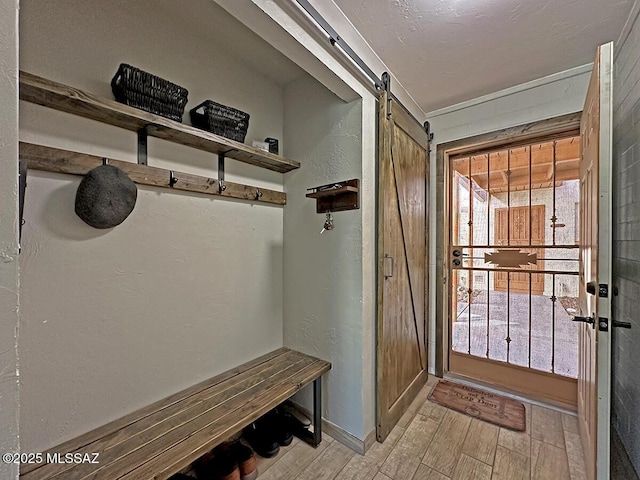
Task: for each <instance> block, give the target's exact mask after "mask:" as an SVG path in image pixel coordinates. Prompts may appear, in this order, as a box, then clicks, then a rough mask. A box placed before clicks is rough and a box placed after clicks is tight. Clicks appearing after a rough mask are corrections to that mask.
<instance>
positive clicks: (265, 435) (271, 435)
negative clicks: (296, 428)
mask: <svg viewBox="0 0 640 480" xmlns="http://www.w3.org/2000/svg"><path fill="white" fill-rule="evenodd" d="M244 435H245V438H246V439H247V441H248V442H249V444H250V445H251V447H252V448H253V449H254V450H255V451H256V453H257V454H258V455H260V456H261V457H265V458H271V457H273V456H275V455H277V454H278V452H279V451H280V447H286V446H287V445H291V442H292V441H293V433H291V425H290V422H289V419H288V417H287V416H285V415H283V414H281V413H279V412H278V410H277V409H275V410H272V411H270V412H269V413H267V414H266V415H264V416H263V417H262V418H260V419H258V420H257V421H256V422H254V423H252V424H251V425H249V426H248V427H247V428H246V429H245V431H244Z"/></svg>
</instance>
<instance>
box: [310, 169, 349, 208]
mask: <svg viewBox="0 0 640 480" xmlns="http://www.w3.org/2000/svg"><path fill="white" fill-rule="evenodd" d="M338 185H339V186H338ZM334 187H337V188H334ZM312 190H314V191H313V192H311V193H307V195H306V197H307V198H315V199H316V212H317V213H329V212H342V211H345V210H357V209H358V208H360V180H359V179H357V178H354V179H352V180H346V181H343V182H335V183H330V184H328V185H321V186H319V187H314V188H313V189H312Z"/></svg>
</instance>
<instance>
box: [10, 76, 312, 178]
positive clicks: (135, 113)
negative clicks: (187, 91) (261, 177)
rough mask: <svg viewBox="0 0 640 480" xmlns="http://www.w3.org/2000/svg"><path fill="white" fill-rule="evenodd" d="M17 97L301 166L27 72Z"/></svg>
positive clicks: (254, 160) (267, 164)
mask: <svg viewBox="0 0 640 480" xmlns="http://www.w3.org/2000/svg"><path fill="white" fill-rule="evenodd" d="M20 99H21V100H25V101H27V102H31V103H36V104H38V105H43V106H45V107H49V108H53V109H55V110H60V111H62V112H67V113H72V114H74V115H78V116H81V117H85V118H90V119H91V120H97V121H99V122H102V123H106V124H109V125H114V126H116V127H120V128H124V129H127V130H132V131H135V132H137V131H139V130H141V129H144V128H146V130H147V134H148V135H150V136H153V137H156V138H161V139H163V140H168V141H170V142H174V143H179V144H181V145H186V146H189V147H193V148H197V149H198V150H204V151H205V152H210V153H215V154H225V155H226V157H227V158H232V159H234V160H238V161H240V162H244V163H248V164H250V165H255V166H257V167H262V168H266V169H268V170H273V171H276V172H280V173H285V172H289V171H291V170H295V169H296V168H300V162H296V161H295V160H290V159H288V158H285V157H282V156H280V155H275V154H273V153H269V152H265V151H264V150H260V149H258V148H254V147H251V146H249V145H245V144H243V143H239V142H236V141H234V140H229V139H227V138H224V137H221V136H219V135H215V134H213V133H209V132H206V131H204V130H200V129H198V128H195V127H192V126H190V125H184V124H182V123H178V122H174V121H173V120H169V119H167V118H163V117H160V116H157V115H153V114H151V113H148V112H145V111H143V110H138V109H137V108H133V107H129V106H127V105H123V104H121V103H118V102H116V101H115V100H106V99H102V98H98V97H96V96H94V95H92V94H90V93H86V92H83V91H82V90H78V89H76V88H73V87H69V86H67V85H63V84H61V83H57V82H53V81H51V80H47V79H45V78H42V77H38V76H36V75H32V74H30V73H26V72H20Z"/></svg>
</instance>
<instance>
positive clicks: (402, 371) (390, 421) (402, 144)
mask: <svg viewBox="0 0 640 480" xmlns="http://www.w3.org/2000/svg"><path fill="white" fill-rule="evenodd" d="M386 95H387V93H386V92H383V94H382V97H381V100H380V117H379V142H380V145H379V147H380V149H379V153H380V155H379V211H378V326H377V387H376V388H377V424H376V433H377V438H378V440H379V441H384V439H385V438H386V437H387V435H388V434H389V432H390V431H391V429H392V428H393V426H394V425H395V424H396V423H397V421H398V419H399V418H400V417H401V416H402V414H403V413H404V412H405V411H406V409H407V408H408V407H409V404H410V403H411V401H412V400H413V399H414V398H415V396H416V394H417V393H418V391H419V390H420V389H421V388H422V386H423V385H424V384H425V383H426V380H427V349H426V321H427V280H428V276H427V272H428V262H427V248H428V242H427V228H428V174H429V172H428V150H429V141H428V136H427V134H426V133H425V132H424V130H423V129H422V128H421V126H420V125H418V124H417V123H416V122H415V121H414V120H412V119H411V118H410V117H409V115H407V114H406V112H405V111H404V110H402V107H400V106H399V105H397V104H396V103H395V102H394V101H391V102H389V103H388V102H387V98H386ZM387 109H388V110H387Z"/></svg>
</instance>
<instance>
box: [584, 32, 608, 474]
mask: <svg viewBox="0 0 640 480" xmlns="http://www.w3.org/2000/svg"><path fill="white" fill-rule="evenodd" d="M612 50H613V46H612V44H611V43H609V44H606V45H603V46H602V47H600V48H599V49H598V54H597V56H596V61H595V63H594V66H593V73H592V74H591V82H590V84H589V90H588V92H587V99H586V102H585V106H584V111H583V112H582V122H581V125H580V134H581V137H582V161H581V165H580V197H581V199H580V200H581V201H580V205H581V209H582V211H581V216H580V218H581V219H582V222H581V226H580V273H579V279H580V280H579V284H580V289H579V300H580V316H579V317H575V320H576V321H579V322H584V323H582V324H581V326H580V330H579V365H578V423H579V426H580V436H581V438H582V444H583V449H584V453H585V459H586V464H587V470H588V472H587V473H588V479H589V480H594V479H595V478H597V479H598V480H607V479H608V478H609V422H610V399H609V394H610V392H611V379H610V372H611V335H610V332H609V331H608V329H610V328H611V326H610V325H609V326H608V327H607V323H608V320H607V319H609V318H610V292H608V291H607V290H608V286H609V285H611V208H612V207H611V157H612V146H611V145H612V141H611V135H612V127H611V117H612V107H611V92H612V85H611V83H612V61H613V53H612Z"/></svg>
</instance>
